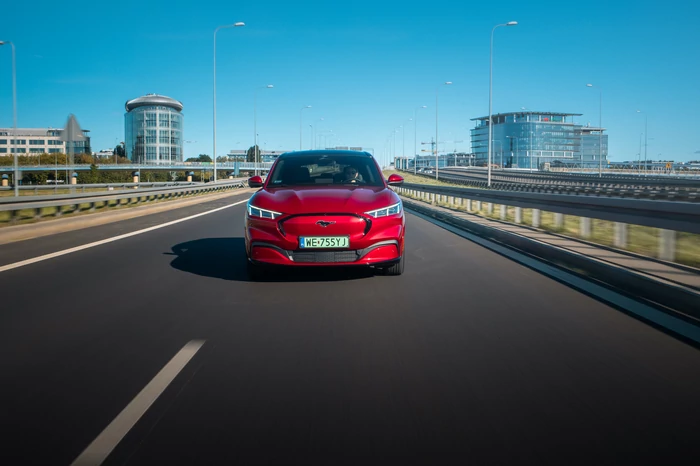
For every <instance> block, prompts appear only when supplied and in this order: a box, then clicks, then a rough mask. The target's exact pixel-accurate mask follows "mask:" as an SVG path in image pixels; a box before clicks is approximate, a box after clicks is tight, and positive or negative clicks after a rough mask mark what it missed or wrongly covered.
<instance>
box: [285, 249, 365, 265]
mask: <svg viewBox="0 0 700 466" xmlns="http://www.w3.org/2000/svg"><path fill="white" fill-rule="evenodd" d="M290 256H291V257H292V260H294V262H316V263H319V262H323V263H331V262H355V261H356V260H357V259H359V257H360V254H359V251H291V252H290Z"/></svg>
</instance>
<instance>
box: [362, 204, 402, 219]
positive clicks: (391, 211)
mask: <svg viewBox="0 0 700 466" xmlns="http://www.w3.org/2000/svg"><path fill="white" fill-rule="evenodd" d="M400 213H401V203H400V202H397V203H396V204H394V205H390V206H389V207H384V208H383V209H377V210H370V211H369V212H365V214H367V215H369V216H370V217H374V218H379V217H388V216H389V215H396V214H400Z"/></svg>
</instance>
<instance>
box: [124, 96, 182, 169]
mask: <svg viewBox="0 0 700 466" xmlns="http://www.w3.org/2000/svg"><path fill="white" fill-rule="evenodd" d="M125 107H126V114H125V115H124V130H125V133H126V138H125V142H126V156H127V157H128V158H129V160H131V161H132V162H135V163H146V164H158V163H172V162H182V156H183V153H182V146H183V140H182V131H183V123H184V122H183V119H184V117H183V115H182V113H181V112H182V108H183V106H182V102H180V101H177V100H175V99H171V98H170V97H166V96H164V95H158V94H146V95H145V96H143V97H139V98H137V99H133V100H129V101H128V102H127V103H126V105H125Z"/></svg>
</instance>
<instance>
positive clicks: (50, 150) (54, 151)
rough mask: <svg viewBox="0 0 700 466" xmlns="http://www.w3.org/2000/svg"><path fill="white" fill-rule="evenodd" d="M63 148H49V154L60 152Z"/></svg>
mask: <svg viewBox="0 0 700 466" xmlns="http://www.w3.org/2000/svg"><path fill="white" fill-rule="evenodd" d="M60 153H61V149H49V154H60Z"/></svg>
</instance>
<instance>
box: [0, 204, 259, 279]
mask: <svg viewBox="0 0 700 466" xmlns="http://www.w3.org/2000/svg"><path fill="white" fill-rule="evenodd" d="M244 202H248V199H244V200H242V201H239V202H234V203H233V204H229V205H225V206H223V207H217V208H216V209H212V210H208V211H206V212H202V213H199V214H195V215H191V216H189V217H185V218H180V219H177V220H173V221H172V222H167V223H163V224H160V225H155V226H152V227H148V228H144V229H143V230H138V231H132V232H131V233H125V234H123V235H119V236H113V237H111V238H106V239H103V240H100V241H95V242H94V243H88V244H83V245H82V246H76V247H74V248H70V249H64V250H63V251H58V252H52V253H51V254H45V255H43V256H39V257H33V258H31V259H27V260H23V261H20V262H15V263H13V264H7V265H3V266H0V272H6V271H8V270H12V269H16V268H18V267H24V266H25V265H30V264H34V263H36V262H41V261H45V260H49V259H53V258H54V257H59V256H65V255H66V254H70V253H73V252H78V251H82V250H83V249H89V248H94V247H95V246H100V245H102V244H107V243H111V242H114V241H119V240H120V239H124V238H129V237H130V236H136V235H141V234H143V233H148V232H149V231H153V230H158V229H159V228H165V227H169V226H170V225H175V224H176V223H180V222H185V221H187V220H192V219H193V218H197V217H201V216H203V215H209V214H213V213H214V212H218V211H220V210H224V209H228V208H229V207H233V206H237V205H239V204H243V203H244Z"/></svg>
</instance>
